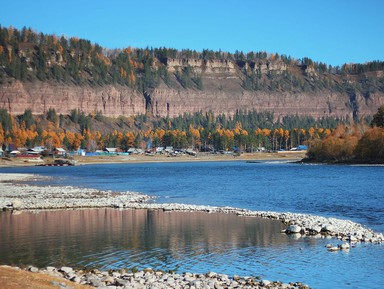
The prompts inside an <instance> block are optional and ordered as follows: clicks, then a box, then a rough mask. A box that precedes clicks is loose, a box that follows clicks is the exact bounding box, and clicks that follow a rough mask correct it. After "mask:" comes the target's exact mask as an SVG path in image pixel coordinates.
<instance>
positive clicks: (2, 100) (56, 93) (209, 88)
mask: <svg viewBox="0 0 384 289" xmlns="http://www.w3.org/2000/svg"><path fill="white" fill-rule="evenodd" d="M203 81H204V90H193V89H183V88H180V89H174V88H173V89H171V88H168V87H167V86H165V85H164V84H162V85H160V87H158V88H156V89H155V90H153V91H150V92H146V93H145V94H142V93H140V92H138V91H136V90H132V89H130V88H128V87H125V86H118V85H115V86H112V85H107V86H103V87H90V86H81V87H80V86H69V85H65V84H58V83H49V82H33V83H22V82H18V81H14V82H13V83H12V84H5V85H3V86H1V87H0V108H5V109H7V110H8V111H9V112H10V113H12V114H22V113H24V111H25V109H31V110H32V113H33V114H43V113H45V112H47V111H48V109H49V108H54V109H55V110H56V112H57V113H61V114H69V113H70V111H71V110H73V109H80V110H82V111H84V112H85V113H86V114H88V113H93V112H99V111H101V112H102V114H103V115H105V116H110V117H117V116H120V115H124V116H130V115H137V114H144V113H145V112H146V111H147V110H149V111H151V112H153V114H154V115H158V116H163V117H164V116H167V115H169V116H170V117H174V116H178V115H180V114H183V113H185V112H187V113H193V112H198V111H203V112H205V111H209V110H212V111H213V112H215V113H216V114H217V113H224V114H227V115H233V114H234V113H235V112H236V110H239V109H241V110H243V111H250V110H256V111H259V112H260V111H272V112H274V113H275V116H276V117H277V116H279V115H287V114H298V115H311V116H313V117H314V118H319V117H323V116H337V117H346V116H350V117H352V116H353V113H354V109H353V106H352V105H351V102H350V97H349V96H348V95H346V94H340V93H335V92H331V91H327V90H324V91H320V92H317V93H279V92H270V93H269V92H262V91H261V92H250V91H246V90H244V89H242V87H241V80H240V79H239V78H237V77H230V76H229V77H228V76H217V75H216V76H215V77H213V76H212V75H210V74H206V75H205V76H204V78H203ZM383 104H384V95H383V94H380V93H376V94H371V95H370V96H369V98H364V97H363V96H362V95H359V94H357V95H356V105H355V112H356V107H358V114H357V115H358V117H362V116H366V115H372V114H374V113H376V111H377V108H378V107H379V106H380V105H383Z"/></svg>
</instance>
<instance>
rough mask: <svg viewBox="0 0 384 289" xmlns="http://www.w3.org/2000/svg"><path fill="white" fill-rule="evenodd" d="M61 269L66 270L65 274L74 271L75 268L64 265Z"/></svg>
mask: <svg viewBox="0 0 384 289" xmlns="http://www.w3.org/2000/svg"><path fill="white" fill-rule="evenodd" d="M60 271H62V272H64V273H65V274H68V273H70V272H72V271H73V269H72V268H71V267H66V266H63V267H61V268H60Z"/></svg>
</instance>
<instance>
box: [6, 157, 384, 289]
mask: <svg viewBox="0 0 384 289" xmlns="http://www.w3.org/2000/svg"><path fill="white" fill-rule="evenodd" d="M1 172H4V173H11V172H15V173H16V172H17V173H37V174H41V175H46V176H52V177H53V178H52V179H50V180H49V182H46V181H44V182H40V183H39V184H40V185H47V184H50V185H72V186H80V187H92V188H97V189H102V190H113V191H137V192H142V193H145V194H148V195H153V196H156V197H157V199H155V202H162V203H187V204H197V205H199V204H201V205H214V206H232V207H238V208H246V209H251V210H263V211H265V210H269V211H278V212H300V213H309V214H314V215H322V216H329V217H337V218H341V219H349V220H353V221H355V222H359V223H361V224H363V225H365V226H367V227H369V228H372V229H374V230H375V231H378V232H384V189H383V185H384V167H383V166H347V165H302V164H291V163H279V162H260V163H247V162H241V161H234V162H193V163H143V164H108V165H87V166H75V167H54V168H52V167H22V168H2V169H1ZM45 214H48V215H47V216H48V217H47V216H45V219H49V218H51V219H55V218H57V219H58V220H60V219H61V220H65V219H66V218H69V219H71V218H72V219H75V220H81V222H83V223H84V222H85V223H90V224H94V225H92V226H91V227H90V228H88V227H86V228H77V227H76V228H72V229H71V230H70V232H65V233H63V232H61V231H57V229H53V228H54V227H55V226H53V225H52V230H51V233H50V234H48V233H40V234H37V233H36V232H40V231H39V228H34V232H35V234H33V233H31V231H30V230H29V229H28V228H27V227H23V226H22V225H20V226H19V227H20V228H21V227H23V229H20V232H14V229H12V228H11V227H9V226H8V225H7V224H11V223H12V222H18V220H17V219H12V218H16V217H17V216H14V217H11V216H9V214H8V215H7V214H5V213H3V214H0V220H1V221H2V223H1V224H2V228H3V229H4V228H6V229H7V230H8V231H12V234H15V237H14V238H13V237H10V236H8V237H4V234H11V232H4V230H2V232H1V234H0V237H1V238H2V239H0V241H2V242H3V243H7V242H8V243H9V246H11V250H9V249H4V250H3V252H2V251H1V249H0V261H1V262H8V263H9V262H13V263H18V262H19V263H23V262H24V263H25V262H33V260H36V262H37V263H39V262H40V264H42V265H46V264H47V263H49V264H57V262H58V260H57V259H58V258H59V257H57V256H58V255H55V254H56V253H54V252H53V251H54V250H53V249H51V251H47V252H41V254H40V255H43V256H44V258H43V257H41V259H39V258H40V257H39V254H36V253H34V251H33V249H30V252H29V254H24V255H20V256H17V257H16V255H17V252H18V251H20V250H24V249H23V248H24V247H23V246H25V243H23V242H22V240H23V239H24V238H25V240H28V238H29V240H30V235H33V236H34V237H33V240H36V241H34V242H30V241H29V245H28V246H31V243H36V246H39V248H41V245H42V244H47V243H52V244H57V243H58V242H60V244H61V246H62V247H61V250H67V251H65V252H67V253H66V254H64V255H65V256H63V254H62V253H61V255H60V258H62V259H63V260H62V262H63V263H64V262H65V263H67V264H71V265H72V266H97V267H100V268H103V269H112V268H121V267H132V266H136V267H138V268H141V269H142V268H144V267H159V269H168V270H171V269H176V270H177V271H180V272H185V271H192V272H201V273H204V272H207V271H215V272H220V273H225V274H229V275H231V274H237V275H253V276H262V277H263V278H265V279H269V280H282V281H284V282H290V281H302V282H304V283H306V284H308V285H310V286H312V287H313V288H384V277H383V276H384V275H383V273H384V250H383V249H384V248H383V246H382V245H371V244H360V245H357V247H356V248H352V249H351V250H350V251H349V252H337V253H330V252H328V251H327V250H326V249H325V248H324V246H325V244H328V243H334V244H335V243H337V240H334V239H321V238H319V239H315V238H308V237H302V238H293V237H289V236H286V235H284V234H280V233H279V231H280V229H281V227H280V226H281V224H275V223H273V224H272V223H268V224H261V223H260V222H256V221H254V220H251V221H250V220H249V219H252V218H239V217H236V218H235V219H231V218H230V217H226V218H228V219H223V217H220V218H219V217H216V218H213V217H211V216H209V217H208V216H207V215H204V214H203V215H198V216H191V217H190V218H189V217H183V216H186V215H185V214H184V215H182V216H180V215H177V216H176V215H175V216H174V217H172V216H173V215H167V216H169V217H164V216H163V215H156V214H155V215H154V213H153V212H147V211H145V212H140V213H139V212H137V213H136V214H138V215H134V216H133V215H124V214H128V213H113V212H111V211H103V212H102V213H101V212H100V211H98V213H95V212H94V211H92V213H91V212H88V213H84V214H83V215H81V216H75V215H74V214H76V213H75V212H74V211H73V212H72V213H65V214H72V216H70V215H68V216H67V215H60V216H58V215H54V213H53V212H51V213H49V212H47V213H45ZM56 214H58V213H56ZM100 214H101V215H100ZM116 214H121V215H116ZM132 214H133V213H132ZM22 215H24V217H23V218H27V220H26V219H23V221H21V220H22V219H21V217H19V218H20V224H25V223H28V222H31V220H34V223H36V224H41V227H44V226H48V227H49V226H50V224H49V223H44V222H48V221H44V219H42V220H40V219H35V218H38V217H36V216H34V215H31V216H28V215H25V214H24V213H23V214H22ZM26 216H27V217H26ZM212 218H213V219H212ZM11 219H12V221H11ZM72 219H71V220H72ZM100 220H104V221H103V222H102V221H100ZM107 220H108V221H107ZM116 220H120V221H116ZM121 220H125V221H124V222H122V221H121ZM135 220H136V221H135ZM137 220H141V221H140V222H142V223H140V224H141V225H140V226H137V227H135V226H134V225H132V224H133V223H134V222H139V221H137ZM143 220H145V221H143ZM79 222H80V221H79ZM249 222H251V223H249ZM252 222H256V223H252ZM72 223H73V221H72ZM106 223H108V224H114V225H113V226H112V228H110V227H109V226H108V228H106V225H105V224H106ZM128 223H129V225H128ZM124 224H125V225H124ZM64 227H66V226H64ZM133 227H135V230H134V231H132V230H133V229H132V228H133ZM55 228H56V227H55ZM218 228H220V229H218ZM231 228H232V229H231ZM234 228H236V230H234ZM255 228H258V229H257V230H256V229H255ZM111 230H112V231H111ZM82 232H87V234H85V233H83V234H82ZM36 234H37V235H36ZM28 235H29V237H28ZM41 235H44V236H41ZM127 235H129V236H136V238H134V240H133V239H132V240H131V239H129V240H127V237H126V236H127ZM55 236H56V237H55ZM57 236H60V238H61V239H60V240H62V239H63V238H64V239H65V238H67V239H66V242H63V241H60V240H58V239H57ZM16 237H17V238H16ZM44 238H45V239H44ZM136 239H137V240H139V241H138V242H137V240H136ZM15 240H20V241H19V242H20V247H17V246H16V244H15ZM92 240H93V242H92ZM135 240H136V241H135ZM41 242H43V243H41ZM16 243H18V242H16ZM91 243H97V245H90V244H91ZM138 243H140V245H138ZM82 244H83V245H82ZM85 244H86V245H85ZM103 244H104V245H103ZM12 246H14V248H12ZM47 246H48V247H50V246H49V245H47ZM50 248H51V247H50ZM70 248H72V249H73V250H75V252H76V254H75V253H74V252H73V251H71V250H70ZM5 250H6V251H7V252H10V251H11V252H13V253H12V256H10V255H9V253H7V252H5ZM40 250H41V249H40ZM61 252H62V251H61ZM71 252H72V253H71ZM50 254H51V255H52V256H51V258H50V257H49V255H50ZM72 255H73V256H72ZM16 259H17V260H16ZM31 260H32V261H31ZM37 265H38V264H37ZM160 267H161V268H160Z"/></svg>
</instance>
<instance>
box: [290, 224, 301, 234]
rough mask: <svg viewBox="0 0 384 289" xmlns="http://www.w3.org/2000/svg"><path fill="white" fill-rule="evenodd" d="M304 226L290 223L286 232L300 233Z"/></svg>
mask: <svg viewBox="0 0 384 289" xmlns="http://www.w3.org/2000/svg"><path fill="white" fill-rule="evenodd" d="M301 230H302V228H301V227H300V226H298V225H289V226H288V228H287V230H286V232H287V233H288V234H297V233H300V232H301Z"/></svg>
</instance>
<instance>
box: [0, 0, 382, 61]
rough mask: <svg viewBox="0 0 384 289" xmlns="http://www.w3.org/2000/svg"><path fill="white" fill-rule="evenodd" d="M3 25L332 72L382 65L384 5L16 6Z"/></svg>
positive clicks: (376, 0)
mask: <svg viewBox="0 0 384 289" xmlns="http://www.w3.org/2000/svg"><path fill="white" fill-rule="evenodd" d="M0 25H2V26H5V27H8V26H10V25H12V26H13V27H15V28H18V29H21V28H22V27H23V26H26V27H31V28H33V29H34V30H35V31H37V32H43V33H55V34H56V35H59V36H61V35H65V36H70V37H72V36H76V37H80V38H85V39H88V40H90V41H91V42H93V43H98V44H99V45H101V46H103V47H107V48H126V47H128V46H131V47H140V48H145V47H169V48H176V49H184V48H188V49H193V50H197V51H201V50H203V49H211V50H215V51H216V50H219V49H220V50H221V51H228V52H235V51H236V50H239V51H243V52H245V53H246V52H249V51H267V52H272V53H276V52H277V53H279V54H286V55H290V56H292V57H294V58H297V59H300V58H303V57H309V58H311V59H313V60H314V61H318V62H324V63H326V64H331V65H333V66H336V65H342V64H344V63H364V62H367V61H372V60H384V57H383V52H384V1H383V0H333V1H331V0H322V1H321V0H289V1H288V0H274V1H262V0H253V1H252V0H236V1H235V0H233V1H229V0H220V1H216V0H193V1H182V0H179V1H176V0H168V1H167V0H163V1H159V0H157V1H156V0H144V1H130V0H127V1H123V0H120V1H119V0H104V1H101V0H93V1H85V0H77V1H73V0H66V1H52V0H40V1H31V0H18V1H3V3H2V4H1V10H0Z"/></svg>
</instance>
